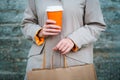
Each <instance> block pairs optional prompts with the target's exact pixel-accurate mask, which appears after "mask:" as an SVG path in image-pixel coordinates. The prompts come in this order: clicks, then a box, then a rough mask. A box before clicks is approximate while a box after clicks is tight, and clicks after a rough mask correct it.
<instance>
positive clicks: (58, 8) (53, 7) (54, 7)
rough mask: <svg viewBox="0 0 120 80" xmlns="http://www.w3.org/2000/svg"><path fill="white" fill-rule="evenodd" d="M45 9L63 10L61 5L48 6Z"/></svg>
mask: <svg viewBox="0 0 120 80" xmlns="http://www.w3.org/2000/svg"><path fill="white" fill-rule="evenodd" d="M46 11H63V8H62V6H48V7H47V9H46Z"/></svg>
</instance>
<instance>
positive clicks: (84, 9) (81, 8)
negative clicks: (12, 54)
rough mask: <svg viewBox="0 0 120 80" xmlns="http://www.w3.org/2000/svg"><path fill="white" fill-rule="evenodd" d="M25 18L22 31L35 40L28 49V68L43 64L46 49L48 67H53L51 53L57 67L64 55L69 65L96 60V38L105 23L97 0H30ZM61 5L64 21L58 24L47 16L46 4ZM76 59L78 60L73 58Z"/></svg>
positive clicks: (39, 66)
mask: <svg viewBox="0 0 120 80" xmlns="http://www.w3.org/2000/svg"><path fill="white" fill-rule="evenodd" d="M28 2H29V3H28V7H27V9H26V10H25V14H24V19H23V27H22V30H23V33H24V35H25V36H26V37H27V38H28V39H30V40H32V41H33V45H32V47H31V49H30V51H29V55H28V63H27V69H26V71H27V72H28V71H30V70H32V69H33V68H42V62H43V53H44V52H45V54H46V67H47V68H49V67H50V61H51V56H52V54H53V53H55V54H54V56H55V59H54V67H62V66H63V65H62V64H63V61H62V60H63V56H62V54H65V55H66V56H67V64H68V65H69V66H74V65H82V64H84V63H93V42H95V41H96V40H97V38H98V37H99V35H100V32H102V31H104V30H105V23H104V20H103V15H102V12H101V9H100V5H99V1H98V0H28ZM56 5H57V6H58V5H60V6H62V7H63V9H64V11H63V24H62V30H60V29H59V28H60V26H58V25H55V23H56V22H55V21H54V20H48V19H47V15H46V8H47V6H56ZM73 59H75V60H76V61H75V60H73Z"/></svg>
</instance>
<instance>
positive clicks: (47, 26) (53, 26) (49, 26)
mask: <svg viewBox="0 0 120 80" xmlns="http://www.w3.org/2000/svg"><path fill="white" fill-rule="evenodd" d="M45 27H46V28H47V29H61V27H60V26H57V25H52V24H50V25H46V26H45Z"/></svg>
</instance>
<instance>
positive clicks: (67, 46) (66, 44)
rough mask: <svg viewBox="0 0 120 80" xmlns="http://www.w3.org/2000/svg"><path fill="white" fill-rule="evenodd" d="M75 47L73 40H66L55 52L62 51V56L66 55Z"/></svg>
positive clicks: (60, 43) (56, 47)
mask: <svg viewBox="0 0 120 80" xmlns="http://www.w3.org/2000/svg"><path fill="white" fill-rule="evenodd" d="M73 47H74V43H73V41H72V40H71V39H69V38H65V39H62V40H61V41H60V42H59V43H58V44H57V45H56V46H55V47H54V48H53V50H55V51H60V53H61V54H66V53H69V52H70V51H71V49H72V48H73Z"/></svg>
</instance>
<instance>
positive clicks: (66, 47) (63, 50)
mask: <svg viewBox="0 0 120 80" xmlns="http://www.w3.org/2000/svg"><path fill="white" fill-rule="evenodd" d="M68 48H69V46H64V48H62V50H61V52H62V53H63V52H65V51H66V50H67V49H68Z"/></svg>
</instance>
